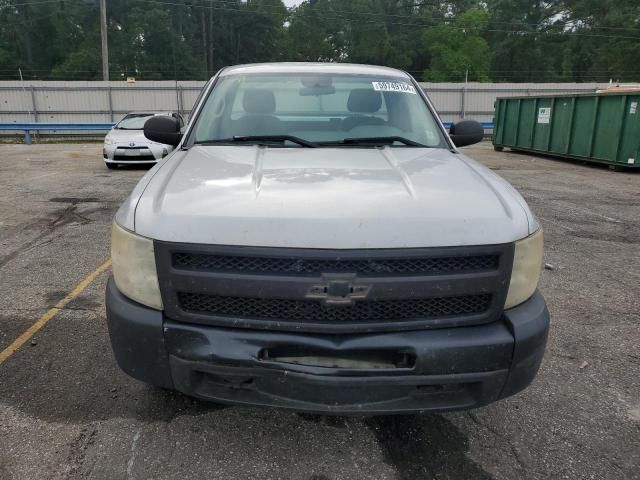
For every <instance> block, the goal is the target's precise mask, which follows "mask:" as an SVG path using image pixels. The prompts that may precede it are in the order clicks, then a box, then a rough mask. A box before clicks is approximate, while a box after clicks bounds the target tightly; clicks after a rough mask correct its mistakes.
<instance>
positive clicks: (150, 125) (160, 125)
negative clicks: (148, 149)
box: [144, 115, 182, 147]
mask: <svg viewBox="0 0 640 480" xmlns="http://www.w3.org/2000/svg"><path fill="white" fill-rule="evenodd" d="M144 136H145V137H147V138H148V139H149V140H151V141H152V142H158V143H164V144H166V145H172V146H174V147H177V146H178V144H179V143H180V140H182V133H181V132H180V121H179V120H178V119H177V118H174V117H169V116H167V115H156V116H155V117H151V118H150V119H149V120H147V121H146V122H145V124H144Z"/></svg>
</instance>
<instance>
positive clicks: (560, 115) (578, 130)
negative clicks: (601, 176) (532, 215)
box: [493, 92, 640, 168]
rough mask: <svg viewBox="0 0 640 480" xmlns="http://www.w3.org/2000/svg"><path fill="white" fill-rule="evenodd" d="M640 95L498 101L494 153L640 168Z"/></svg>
mask: <svg viewBox="0 0 640 480" xmlns="http://www.w3.org/2000/svg"><path fill="white" fill-rule="evenodd" d="M639 103H640V92H627V93H601V94H596V93H594V94H586V95H585V94H582V95H557V96H555V95H554V96H544V97H511V98H498V99H497V100H496V103H495V119H494V128H495V130H494V132H493V144H494V147H495V149H496V150H502V149H503V148H504V147H509V148H511V149H512V150H522V151H527V152H534V153H542V154H546V155H553V156H558V157H564V158H573V159H577V160H584V161H589V162H597V163H607V164H609V165H614V166H621V167H622V166H624V167H630V168H640V108H639V106H638V104H639Z"/></svg>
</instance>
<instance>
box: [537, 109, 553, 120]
mask: <svg viewBox="0 0 640 480" xmlns="http://www.w3.org/2000/svg"><path fill="white" fill-rule="evenodd" d="M550 121H551V108H549V107H545V108H539V109H538V123H549V122H550Z"/></svg>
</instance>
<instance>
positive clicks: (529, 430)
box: [0, 143, 640, 480]
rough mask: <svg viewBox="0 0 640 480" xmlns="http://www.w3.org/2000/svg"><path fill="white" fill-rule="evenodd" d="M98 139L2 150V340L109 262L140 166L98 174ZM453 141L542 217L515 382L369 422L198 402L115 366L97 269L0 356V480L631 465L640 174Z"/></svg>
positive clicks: (443, 473) (601, 475)
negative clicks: (452, 408) (442, 406)
mask: <svg viewBox="0 0 640 480" xmlns="http://www.w3.org/2000/svg"><path fill="white" fill-rule="evenodd" d="M100 148H101V146H100V145H97V144H86V145H82V144H81V145H70V144H69V145H60V144H58V145H33V146H24V145H2V146H0V292H2V295H0V352H8V351H7V348H8V347H10V346H11V345H12V343H13V342H14V341H15V340H16V338H18V337H19V336H20V335H21V334H22V333H23V332H25V331H26V330H27V329H29V328H30V327H31V326H32V325H33V324H34V323H35V322H36V321H38V319H40V318H41V317H42V316H43V315H44V314H45V313H46V312H48V311H49V310H50V309H51V308H52V307H54V306H55V305H56V304H57V303H58V302H60V301H61V300H63V299H65V297H66V296H67V295H68V294H69V293H70V292H71V291H72V290H74V288H75V287H76V286H77V285H78V284H79V283H80V282H81V281H82V280H83V279H85V278H86V277H87V276H88V275H90V274H91V273H92V272H96V269H98V267H100V266H101V265H103V264H104V262H105V261H106V260H108V258H109V232H110V224H111V220H112V218H113V215H114V214H115V211H116V209H117V208H118V206H119V204H120V203H121V202H122V201H123V200H124V199H125V197H126V196H127V195H128V193H129V192H130V190H131V189H132V188H133V186H134V185H135V183H136V182H137V180H138V179H139V178H140V177H141V176H142V175H143V174H144V173H145V171H146V170H144V169H134V168H127V169H119V170H117V171H110V170H107V169H106V168H105V166H104V165H103V163H102V161H101V156H100ZM466 150H467V153H468V154H470V155H471V156H473V157H475V158H476V159H478V160H480V161H482V162H483V163H485V164H486V165H488V166H490V167H491V168H493V169H494V170H496V171H497V173H499V174H500V175H502V176H503V177H505V178H506V179H507V180H509V181H510V182H511V183H512V184H513V185H514V186H516V187H517V188H518V189H519V190H520V192H521V193H522V194H523V195H524V196H525V198H526V200H527V201H528V202H529V204H530V206H531V207H532V209H533V210H534V212H535V213H536V214H537V215H538V217H539V218H540V221H541V223H542V224H543V226H544V228H545V234H546V239H545V240H546V259H545V261H546V262H547V263H548V264H550V265H551V269H548V270H545V271H544V272H543V275H542V281H541V290H542V292H543V294H544V295H545V297H546V299H547V302H548V305H549V309H550V311H551V314H552V317H553V321H552V330H551V334H550V339H549V345H548V350H547V354H546V357H545V360H544V362H543V365H542V369H541V372H540V374H539V376H538V378H537V380H536V382H535V383H534V384H533V385H532V386H531V387H530V388H529V389H527V390H525V391H524V392H523V393H521V394H519V395H517V396H515V397H512V398H510V399H507V400H505V401H501V402H499V403H496V404H493V405H491V406H488V407H485V408H482V409H479V410H475V411H471V412H461V413H450V414H444V415H424V416H397V417H370V418H360V417H348V418H343V417H321V416H315V415H301V414H296V413H290V412H286V411H279V410H271V409H257V408H256V409H254V408H244V407H242V408H241V407H227V408H221V407H218V406H213V405H209V404H206V403H202V402H198V401H194V400H192V399H189V398H187V397H185V396H182V395H180V394H175V393H170V392H165V391H162V390H158V389H154V388H151V387H147V386H145V385H143V384H141V383H138V382H136V381H135V380H132V379H129V378H128V377H126V376H125V375H124V374H123V373H121V372H120V371H119V370H118V368H117V366H116V364H115V360H114V358H113V355H112V353H111V348H110V345H109V341H108V336H107V329H106V323H105V312H104V298H103V297H104V288H105V283H106V280H107V275H108V270H107V271H105V272H102V273H100V271H98V272H97V273H96V274H95V280H93V281H92V282H90V283H89V284H88V286H87V287H86V289H84V290H83V291H82V292H81V293H80V294H79V295H77V297H75V298H73V299H72V300H71V301H68V303H66V304H65V302H62V304H59V308H58V309H57V310H55V311H54V312H53V313H55V316H53V317H52V318H51V319H50V321H48V323H47V324H46V325H45V326H44V327H43V328H42V329H41V330H39V331H37V332H36V333H35V335H34V336H33V337H31V338H26V337H24V338H26V343H25V344H24V345H23V346H22V347H21V348H20V349H18V350H17V351H15V353H12V354H10V355H9V353H11V352H8V353H5V359H4V361H3V362H1V363H0V479H3V480H5V479H45V478H46V479H49V478H52V479H67V478H68V479H76V478H91V479H125V478H127V479H128V478H132V479H148V478H153V479H172V478H190V479H201V478H216V479H241V478H258V477H259V478H261V479H307V480H312V479H313V480H329V479H331V480H334V479H374V478H375V479H396V478H397V479H410V480H414V479H431V478H437V479H533V478H541V479H542V478H566V479H638V478H640V221H639V220H638V219H639V218H640V173H638V174H634V173H626V172H612V171H609V170H608V169H606V168H601V167H591V166H585V165H581V164H577V163H571V162H562V161H557V160H552V159H546V158H537V157H532V156H528V155H523V154H514V153H510V152H501V153H497V152H494V151H493V149H492V148H491V145H490V144H487V143H485V144H481V145H479V146H475V147H470V148H468V149H466ZM7 355H8V356H7ZM0 359H2V357H0Z"/></svg>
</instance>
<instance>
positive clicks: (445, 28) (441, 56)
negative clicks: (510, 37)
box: [424, 7, 490, 82]
mask: <svg viewBox="0 0 640 480" xmlns="http://www.w3.org/2000/svg"><path fill="white" fill-rule="evenodd" d="M488 20H489V14H488V12H487V11H486V10H485V9H483V8H475V7H474V8H470V9H469V10H466V11H465V12H463V13H461V14H460V15H458V16H456V17H454V18H453V20H451V21H449V22H447V23H445V24H442V25H438V26H437V27H433V28H429V29H427V30H426V32H425V34H424V43H425V47H426V50H427V51H428V52H429V53H430V54H431V64H430V65H429V68H428V69H427V70H426V71H425V73H424V78H425V79H427V80H431V81H437V82H440V81H454V82H455V81H461V80H464V79H465V76H466V75H467V74H468V78H469V80H474V81H481V82H482V81H487V80H488V79H489V64H490V49H489V44H488V43H487V41H486V40H485V39H484V38H483V37H482V34H483V32H484V30H485V29H486V27H487V24H488Z"/></svg>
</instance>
